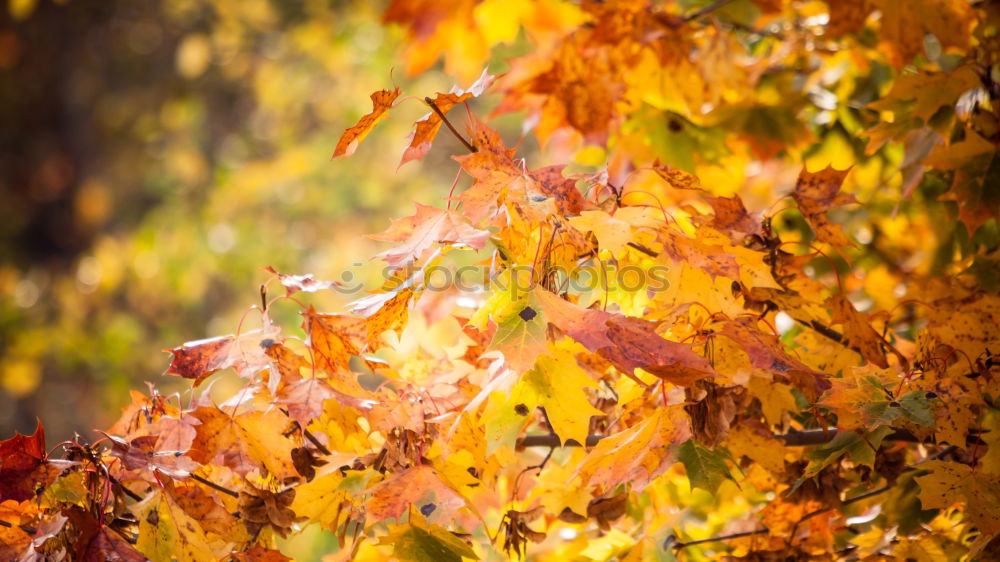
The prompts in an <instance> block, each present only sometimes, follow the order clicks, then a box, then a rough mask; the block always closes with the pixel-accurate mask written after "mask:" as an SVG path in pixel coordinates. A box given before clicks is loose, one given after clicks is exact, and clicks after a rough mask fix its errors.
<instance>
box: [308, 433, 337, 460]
mask: <svg viewBox="0 0 1000 562" xmlns="http://www.w3.org/2000/svg"><path fill="white" fill-rule="evenodd" d="M302 435H303V436H305V438H306V439H308V440H309V442H310V443H312V444H313V445H315V446H316V449H318V450H319V452H321V453H323V454H324V455H330V454H333V453H331V452H330V449H327V448H326V447H325V446H324V445H323V444H322V443H320V442H319V439H316V436H315V435H313V434H312V432H310V431H309V430H308V429H306V428H302Z"/></svg>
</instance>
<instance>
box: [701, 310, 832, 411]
mask: <svg viewBox="0 0 1000 562" xmlns="http://www.w3.org/2000/svg"><path fill="white" fill-rule="evenodd" d="M755 323H756V321H755V320H754V319H753V318H747V317H742V318H736V319H734V320H730V321H728V322H726V324H725V325H723V327H722V329H721V330H719V332H718V333H719V334H721V335H723V336H726V337H727V338H729V339H731V340H733V341H735V342H736V343H738V344H740V346H741V347H742V348H743V351H745V352H746V354H747V356H748V357H749V358H750V364H751V365H753V366H754V367H757V368H758V369H763V370H765V371H767V372H769V373H773V374H775V375H778V376H780V377H782V378H783V379H785V380H786V381H787V380H791V382H792V383H794V385H795V386H796V388H798V389H799V390H800V391H802V392H803V393H804V394H805V395H806V396H807V397H810V400H815V399H817V398H819V396H820V395H821V394H822V393H823V391H824V390H826V389H828V388H830V383H829V382H827V380H826V376H825V375H823V373H820V372H817V371H816V370H814V369H812V368H810V367H809V366H807V365H805V364H804V363H802V362H801V361H799V360H798V359H795V358H794V357H792V356H790V355H788V353H786V352H785V351H784V349H783V348H782V345H781V342H780V341H779V340H778V337H777V336H775V335H772V334H767V333H764V332H761V331H760V330H758V329H757V328H755V327H754V324H755Z"/></svg>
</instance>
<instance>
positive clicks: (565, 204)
mask: <svg viewBox="0 0 1000 562" xmlns="http://www.w3.org/2000/svg"><path fill="white" fill-rule="evenodd" d="M565 168H566V166H565V165H557V166H548V167H545V168H539V169H537V170H535V171H533V172H529V175H530V176H531V177H532V178H533V179H534V180H535V181H536V182H538V186H539V188H541V191H542V193H544V194H545V195H547V196H549V197H551V198H553V199H554V200H555V204H556V209H557V210H558V211H559V214H561V215H565V216H574V215H579V214H580V212H581V211H583V210H585V209H593V208H595V207H594V204H593V203H591V202H589V201H587V200H586V199H584V198H583V194H582V193H580V190H579V189H577V188H576V181H577V180H576V179H574V178H567V177H565V176H563V170H564V169H565Z"/></svg>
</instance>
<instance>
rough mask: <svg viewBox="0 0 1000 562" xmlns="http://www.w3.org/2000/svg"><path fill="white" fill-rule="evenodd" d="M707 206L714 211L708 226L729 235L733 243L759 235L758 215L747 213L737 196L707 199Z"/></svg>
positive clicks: (756, 213)
mask: <svg viewBox="0 0 1000 562" xmlns="http://www.w3.org/2000/svg"><path fill="white" fill-rule="evenodd" d="M708 204H709V205H711V206H712V210H713V211H715V215H714V216H713V217H712V219H711V221H708V224H709V225H711V226H712V227H713V228H715V229H717V230H720V231H722V232H726V233H729V234H730V235H731V236H732V238H733V240H734V241H741V240H743V239H744V238H746V237H748V236H755V235H758V234H760V232H761V225H760V216H759V215H760V213H759V212H755V213H751V212H749V211H747V209H746V207H745V206H744V205H743V200H742V199H740V196H739V195H733V196H732V197H709V198H708Z"/></svg>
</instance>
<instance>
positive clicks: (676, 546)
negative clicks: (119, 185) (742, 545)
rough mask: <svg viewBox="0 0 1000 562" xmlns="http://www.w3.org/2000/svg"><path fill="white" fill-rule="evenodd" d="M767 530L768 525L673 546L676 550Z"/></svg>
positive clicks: (757, 533) (759, 533) (762, 532)
mask: <svg viewBox="0 0 1000 562" xmlns="http://www.w3.org/2000/svg"><path fill="white" fill-rule="evenodd" d="M766 532H767V527H764V528H763V529H757V530H756V531H744V532H742V533H733V534H731V535H719V536H717V537H709V538H707V539H698V540H695V541H687V542H678V543H673V545H672V546H673V548H674V550H680V549H682V548H687V547H689V546H694V545H696V544H704V543H707V542H719V541H727V540H729V539H738V538H742V537H750V536H753V535H761V534H764V533H766ZM664 546H668V545H664Z"/></svg>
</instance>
